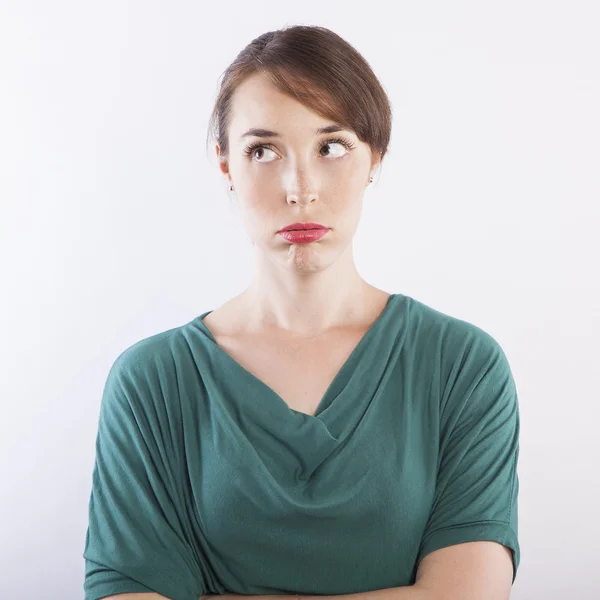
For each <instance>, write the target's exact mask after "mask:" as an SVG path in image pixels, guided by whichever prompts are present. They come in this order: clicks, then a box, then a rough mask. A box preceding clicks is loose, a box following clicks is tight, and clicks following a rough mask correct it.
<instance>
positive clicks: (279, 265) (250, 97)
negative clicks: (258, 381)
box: [215, 74, 388, 337]
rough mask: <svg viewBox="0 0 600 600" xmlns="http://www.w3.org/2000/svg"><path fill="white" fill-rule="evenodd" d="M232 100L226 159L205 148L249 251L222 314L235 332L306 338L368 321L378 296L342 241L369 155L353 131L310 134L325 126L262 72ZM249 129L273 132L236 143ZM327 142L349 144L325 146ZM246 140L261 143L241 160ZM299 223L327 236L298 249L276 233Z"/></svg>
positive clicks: (375, 160) (369, 170)
mask: <svg viewBox="0 0 600 600" xmlns="http://www.w3.org/2000/svg"><path fill="white" fill-rule="evenodd" d="M232 104H233V106H232V109H233V110H232V118H231V120H230V128H229V131H228V141H229V149H230V150H229V155H228V156H224V155H222V154H221V149H220V147H219V144H217V145H216V148H215V149H216V153H217V158H218V160H219V165H220V169H221V172H222V174H223V176H224V177H225V180H226V183H227V185H228V186H229V185H230V184H231V185H233V186H234V190H235V191H234V193H235V195H236V198H237V202H238V207H239V210H240V215H241V217H242V220H243V224H244V226H245V228H246V230H247V232H248V235H249V237H250V239H251V241H252V243H253V249H254V255H255V256H254V258H255V271H254V275H253V279H252V282H251V284H250V286H249V287H248V288H247V289H246V290H245V291H244V292H243V293H242V294H240V295H239V296H237V297H236V298H235V299H233V301H232V302H234V304H235V310H233V311H231V313H232V314H233V313H235V314H239V315H243V319H242V318H241V317H240V320H239V323H238V324H237V325H236V326H235V328H237V329H238V330H239V331H243V332H246V333H261V332H265V333H267V332H286V333H290V334H293V335H296V336H300V337H302V336H307V337H308V336H310V337H314V336H315V335H318V334H319V333H320V332H327V331H328V330H331V329H333V328H339V327H356V326H360V325H361V324H362V323H365V322H368V321H369V320H372V317H373V305H374V303H379V304H381V302H382V298H383V297H384V296H387V295H388V294H387V293H385V292H383V291H382V290H379V289H377V288H375V287H373V286H371V285H370V284H368V283H367V282H366V281H365V280H364V279H362V278H361V277H360V275H359V274H358V271H357V269H356V265H355V263H354V256H353V247H352V240H353V237H354V234H355V232H356V230H357V227H358V223H359V220H360V215H361V211H362V204H363V195H364V192H365V189H366V187H367V186H368V185H369V183H370V182H369V177H370V176H371V175H372V174H373V173H374V171H375V169H376V168H377V166H378V165H379V164H380V156H379V153H377V152H372V151H371V148H370V147H369V145H368V144H366V143H364V142H362V141H361V140H359V139H358V137H357V136H356V134H355V133H354V132H353V131H349V130H343V131H339V132H334V133H329V134H320V135H318V134H317V133H316V130H317V128H320V127H325V126H328V125H332V124H333V122H332V121H330V120H329V119H324V118H323V117H321V116H319V115H318V114H316V113H315V112H313V111H312V110H310V109H309V108H307V107H306V106H304V105H302V104H301V103H299V102H298V101H297V100H295V99H294V98H292V97H290V96H287V95H285V94H282V93H281V92H279V91H278V90H277V89H276V88H275V87H274V86H273V85H272V84H271V83H270V82H269V80H268V78H267V77H266V76H265V75H262V74H255V75H252V76H250V77H249V78H248V79H246V80H245V81H244V82H243V83H242V84H241V85H240V86H238V88H237V90H236V92H235V94H234V96H233V98H232ZM250 128H262V129H268V130H271V131H273V132H276V133H278V134H279V136H278V137H268V138H263V137H257V136H250V137H244V138H243V139H242V134H243V133H244V132H246V131H247V130H248V129H250ZM334 137H341V138H343V139H345V140H348V141H349V142H351V143H352V144H353V145H354V146H355V148H354V149H352V150H347V149H346V148H345V147H344V146H343V145H341V144H339V143H332V144H327V143H325V141H326V140H327V139H328V138H334ZM253 142H259V143H262V144H268V146H269V147H268V148H264V147H263V148H261V149H255V150H253V152H252V154H251V155H246V154H245V153H244V150H245V148H246V147H247V146H248V144H250V143H253ZM307 221H311V222H316V223H320V224H322V225H325V226H326V227H330V228H331V230H330V231H329V232H328V233H327V235H326V236H325V237H324V238H322V239H320V240H318V241H316V242H311V243H307V244H294V243H291V242H289V241H287V240H285V239H284V238H282V237H281V236H280V235H278V233H277V232H278V231H279V230H280V229H281V228H282V227H285V226H286V225H289V224H292V223H295V222H307Z"/></svg>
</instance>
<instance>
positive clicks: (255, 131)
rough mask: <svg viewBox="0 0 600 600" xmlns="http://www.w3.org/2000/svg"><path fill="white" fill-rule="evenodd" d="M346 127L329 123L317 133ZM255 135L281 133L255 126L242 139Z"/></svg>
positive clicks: (263, 135)
mask: <svg viewBox="0 0 600 600" xmlns="http://www.w3.org/2000/svg"><path fill="white" fill-rule="evenodd" d="M344 129H345V127H342V126H341V125H338V124H334V125H328V126H327V127H320V128H319V129H317V130H316V134H317V135H321V134H323V133H334V132H336V131H344ZM251 135H252V136H255V137H280V134H279V133H277V132H276V131H270V130H269V129H261V128H258V127H253V128H251V129H248V131H246V132H245V133H243V134H242V135H241V136H240V139H244V138H245V137H248V136H251Z"/></svg>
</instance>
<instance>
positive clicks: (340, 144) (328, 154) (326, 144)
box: [323, 142, 346, 156]
mask: <svg viewBox="0 0 600 600" xmlns="http://www.w3.org/2000/svg"><path fill="white" fill-rule="evenodd" d="M327 146H329V147H331V146H339V147H340V149H341V152H340V151H339V150H338V154H337V155H336V153H335V152H334V153H333V154H334V156H343V155H344V153H345V152H346V147H345V146H344V144H342V143H340V142H325V143H324V144H323V148H325V147H327ZM325 156H331V152H328V153H327V154H326V155H325Z"/></svg>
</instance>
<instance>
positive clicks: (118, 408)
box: [83, 355, 207, 600]
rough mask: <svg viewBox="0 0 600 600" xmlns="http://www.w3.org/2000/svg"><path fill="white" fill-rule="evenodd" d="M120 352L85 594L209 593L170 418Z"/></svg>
mask: <svg viewBox="0 0 600 600" xmlns="http://www.w3.org/2000/svg"><path fill="white" fill-rule="evenodd" d="M130 363H131V361H128V360H127V357H126V356H125V355H121V356H120V357H119V358H118V359H117V361H115V364H114V365H113V367H112V368H111V370H110V372H109V375H108V378H107V381H106V384H105V387H104V392H103V396H102V402H101V407H100V417H99V423H98V434H97V438H96V458H95V464H94V469H93V475H92V491H91V495H90V499H89V523H88V529H87V533H86V538H85V550H84V553H83V557H84V559H85V581H84V591H85V600H98V599H99V598H104V597H105V596H109V595H113V594H122V593H133V592H156V593H159V594H162V595H163V596H166V597H167V598H170V599H171V600H198V598H199V596H200V595H202V594H206V593H207V591H206V590H205V589H204V585H203V580H202V576H201V570H200V567H199V559H198V555H197V553H196V552H195V550H194V547H193V545H192V543H191V542H190V535H189V529H188V528H187V527H186V526H185V519H184V518H182V514H181V506H180V504H179V501H178V499H177V494H176V491H175V489H174V488H175V487H176V486H175V485H174V483H173V481H174V476H173V473H171V472H169V458H168V457H169V456H170V454H169V453H168V451H167V448H166V446H167V443H166V441H165V440H166V439H167V438H166V437H165V436H164V435H161V431H164V424H161V422H160V417H159V415H160V413H159V412H158V411H156V409H155V405H154V404H153V399H152V398H151V397H150V396H151V394H150V392H149V389H150V388H148V387H147V386H145V385H144V384H141V383H140V381H141V380H140V377H139V376H138V375H136V374H135V371H134V369H132V367H131V364H130Z"/></svg>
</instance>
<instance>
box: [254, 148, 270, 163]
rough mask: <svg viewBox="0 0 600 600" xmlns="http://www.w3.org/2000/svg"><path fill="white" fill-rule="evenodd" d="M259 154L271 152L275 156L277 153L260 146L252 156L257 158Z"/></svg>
mask: <svg viewBox="0 0 600 600" xmlns="http://www.w3.org/2000/svg"><path fill="white" fill-rule="evenodd" d="M258 152H271V153H272V154H275V152H273V150H271V149H269V148H265V147H264V146H259V147H258V148H256V149H255V150H254V152H253V153H252V156H254V157H255V156H256V154H257V153H258ZM259 162H270V161H259Z"/></svg>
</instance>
